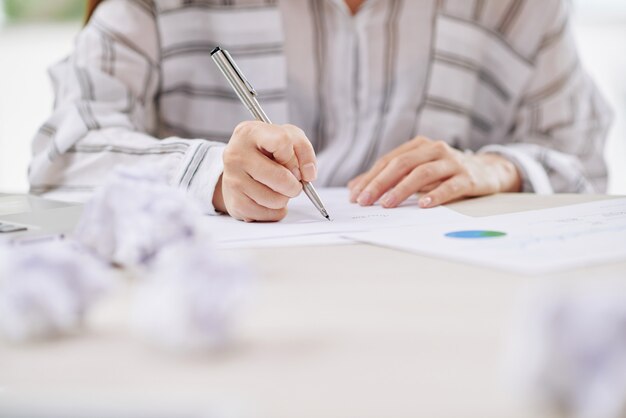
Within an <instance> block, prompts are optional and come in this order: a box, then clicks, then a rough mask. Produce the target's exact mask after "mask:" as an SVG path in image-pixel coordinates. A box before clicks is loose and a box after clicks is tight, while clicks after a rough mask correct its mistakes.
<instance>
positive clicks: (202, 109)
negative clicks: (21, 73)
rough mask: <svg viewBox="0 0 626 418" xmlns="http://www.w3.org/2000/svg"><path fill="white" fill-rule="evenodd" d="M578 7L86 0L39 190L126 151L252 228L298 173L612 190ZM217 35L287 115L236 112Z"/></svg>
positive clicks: (427, 184)
mask: <svg viewBox="0 0 626 418" xmlns="http://www.w3.org/2000/svg"><path fill="white" fill-rule="evenodd" d="M98 3H101V4H99V5H98ZM568 5H569V2H567V1H565V0H447V1H438V0H411V1H409V0H289V1H286V0H281V1H278V2H277V1H275V0H230V1H222V0H105V1H94V0H92V1H90V13H91V12H94V14H93V16H91V18H90V19H89V21H88V23H87V25H86V27H85V29H84V30H83V31H82V32H81V33H80V35H79V36H78V39H77V42H76V49H75V51H74V53H73V54H72V55H71V57H69V58H68V59H66V60H65V61H63V62H62V63H60V64H59V65H57V66H55V67H54V68H53V70H52V77H53V81H54V84H55V86H56V97H57V102H56V106H55V111H54V113H53V115H52V116H51V118H50V119H49V120H48V122H47V123H46V124H45V125H44V126H43V127H42V129H41V130H40V132H39V134H38V135H37V137H36V139H35V141H34V159H33V162H32V166H31V171H30V180H31V184H32V190H33V192H45V191H48V190H51V189H56V188H77V187H78V188H82V187H94V186H97V185H98V183H99V181H100V180H101V179H102V177H103V175H104V174H105V173H106V172H107V171H109V169H110V168H111V167H112V166H114V165H116V164H136V163H138V162H139V161H153V162H155V163H156V162H158V163H160V164H162V166H163V170H165V171H166V172H167V174H168V175H169V178H170V179H171V182H172V183H173V184H176V185H178V186H180V187H183V188H186V189H188V190H189V192H190V193H192V194H194V195H195V196H197V197H198V198H200V200H201V201H202V202H203V204H204V206H205V209H206V211H207V213H215V212H216V211H217V212H224V213H228V214H230V215H231V216H233V217H236V218H237V219H242V220H246V221H252V220H258V221H276V220H280V219H282V218H283V217H284V216H285V214H286V206H287V203H288V200H289V199H290V198H292V197H294V196H296V195H297V194H299V193H300V191H301V185H300V182H299V180H301V179H304V180H306V181H314V180H316V179H317V182H318V184H321V185H325V186H344V185H346V184H348V186H349V188H350V191H351V199H352V201H353V202H358V203H359V204H361V205H371V204H374V203H375V202H377V201H379V200H380V202H381V204H382V205H383V206H385V207H389V208H393V207H395V206H397V205H399V204H400V203H401V202H402V201H404V200H405V199H406V198H407V197H408V196H410V195H412V194H413V193H416V192H420V193H422V197H421V198H420V205H421V206H422V207H433V206H437V205H440V204H443V203H446V202H449V201H452V200H455V199H459V198H462V197H468V196H481V195H487V194H491V193H497V192H519V191H524V192H531V191H532V192H537V193H551V192H593V191H602V190H604V188H605V184H606V169H605V165H604V162H603V157H602V151H603V145H604V138H605V135H606V131H607V127H608V125H609V117H608V114H609V111H608V110H607V108H606V106H605V104H604V102H603V101H602V99H601V98H600V96H599V94H598V93H597V91H596V90H595V88H594V86H593V83H592V82H591V81H590V80H589V78H588V77H587V76H586V75H585V73H584V71H583V69H582V68H581V64H580V61H579V59H578V56H577V52H576V48H575V45H574V42H573V38H572V33H571V27H570V24H569V10H568ZM96 6H98V7H97V8H96ZM216 45H221V46H223V47H225V48H226V49H228V50H230V52H231V54H232V55H233V56H234V57H235V59H236V60H237V61H238V64H239V65H240V66H241V67H242V70H243V71H244V73H246V74H247V75H248V76H249V78H250V80H251V82H252V84H253V85H255V87H256V88H257V90H258V91H259V95H260V100H261V102H262V105H263V107H264V108H265V110H266V112H267V113H268V114H269V115H270V117H271V118H272V119H273V120H274V121H275V122H276V123H277V124H276V125H266V124H262V123H259V122H243V123H242V122H241V121H246V120H248V119H250V116H249V115H248V114H247V110H246V109H245V108H244V107H243V106H242V105H241V104H240V103H239V102H238V100H237V97H236V96H235V94H234V93H233V92H232V91H231V90H230V89H229V87H228V85H227V84H226V82H225V80H224V79H223V76H222V75H221V74H220V73H219V71H218V70H217V68H216V67H215V65H214V64H213V62H212V61H211V58H210V54H209V53H210V51H211V50H212V49H213V48H214V47H215V46H216ZM287 122H291V123H292V124H293V125H291V124H289V125H285V123H287Z"/></svg>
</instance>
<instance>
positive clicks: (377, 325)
mask: <svg viewBox="0 0 626 418" xmlns="http://www.w3.org/2000/svg"><path fill="white" fill-rule="evenodd" d="M600 198H605V197H593V196H571V195H560V196H547V197H540V196H533V195H498V196H491V197H486V198H480V199H473V200H469V201H465V202H459V203H456V204H454V205H452V206H451V207H452V208H454V209H455V210H458V211H460V212H462V213H465V214H470V215H473V216H481V215H490V214H494V213H506V212H514V211H517V210H527V209H538V208H545V207H554V206H560V205H564V204H571V203H579V202H585V201H590V200H597V199H600ZM239 253H242V251H239ZM243 254H244V255H245V256H247V257H249V258H250V259H251V260H252V262H253V264H254V265H256V266H257V267H258V269H259V271H260V272H261V273H262V274H261V277H262V280H260V281H259V284H258V286H257V288H256V289H255V297H254V298H253V300H252V302H251V304H250V306H249V307H248V309H247V310H246V312H245V314H244V315H243V316H242V318H241V321H240V323H239V326H238V328H237V330H236V333H235V336H234V339H233V341H232V344H231V345H230V346H229V347H228V348H227V349H225V350H223V351H221V352H216V353H210V354H205V355H202V356H196V357H180V356H176V355H172V354H166V353H163V352H159V351H157V350H155V349H153V348H150V347H147V346H145V345H144V344H142V343H141V342H139V341H136V340H133V339H132V338H130V337H129V336H128V333H127V331H126V328H125V325H124V317H125V315H124V313H125V312H126V310H127V308H128V302H129V299H130V297H129V296H130V293H131V291H130V290H129V289H126V290H125V291H121V292H120V293H119V294H118V295H116V296H115V297H113V298H111V299H110V300H109V301H108V302H107V304H106V306H103V307H102V308H101V310H100V311H99V312H98V314H97V315H95V316H94V317H93V318H91V323H90V326H89V327H88V331H86V333H85V334H84V335H81V336H79V337H76V338H70V339H64V340H61V341H58V342H51V343H45V344H41V345H32V346H22V347H15V346H9V345H6V344H4V345H3V344H2V343H0V400H2V399H5V400H7V399H9V400H15V399H26V400H29V401H30V402H31V403H32V402H33V401H34V400H38V401H39V400H41V402H47V401H50V400H54V401H59V400H65V401H67V402H69V403H74V404H75V403H76V402H82V403H89V402H96V403H100V404H103V403H104V404H106V403H107V402H119V401H120V400H126V401H128V402H136V403H142V402H145V403H147V404H152V405H160V403H166V404H169V405H185V406H187V407H189V406H190V405H198V406H205V405H208V408H210V409H211V410H212V411H214V412H216V414H215V415H216V416H223V417H230V416H246V417H247V416H251V417H272V418H274V417H383V416H384V417H415V416H423V417H429V418H436V417H462V418H468V417H481V418H489V417H494V418H507V417H529V416H533V417H536V415H535V414H533V413H532V412H531V411H525V410H524V409H523V408H520V407H519V405H518V404H517V403H516V402H515V400H514V398H512V397H511V393H510V392H509V391H507V390H506V388H505V387H504V386H503V384H502V380H503V379H502V373H501V367H500V366H501V363H500V361H499V360H500V358H501V354H502V345H503V340H504V338H505V336H506V334H507V328H508V325H509V323H510V318H511V314H512V313H513V312H512V311H513V307H514V306H515V303H516V301H517V298H518V297H519V294H520V292H521V291H523V289H524V288H526V287H527V286H529V285H532V284H533V283H537V282H541V281H547V280H567V281H569V280H572V281H578V280H586V279H591V278H594V277H597V276H599V275H602V274H614V273H615V272H624V271H626V263H619V264H612V265H605V266H600V267H595V268H588V269H581V270H578V271H574V272H570V273H567V274H562V275H552V276H544V277H535V278H529V277H523V276H516V275H513V274H508V273H503V272H499V271H492V270H488V269H483V268H479V267H472V266H467V265H463V264H457V263H451V262H447V261H442V260H438V259H432V258H427V257H421V256H417V255H412V254H408V253H403V252H398V251H393V250H388V249H383V248H377V247H370V246H364V245H350V246H340V247H332V249H331V248H329V247H311V248H285V249H263V250H249V251H244V252H243ZM305 265H306V266H307V267H306V268H302V266H305Z"/></svg>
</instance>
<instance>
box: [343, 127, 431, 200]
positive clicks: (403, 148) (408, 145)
mask: <svg viewBox="0 0 626 418" xmlns="http://www.w3.org/2000/svg"><path fill="white" fill-rule="evenodd" d="M430 142H432V141H430V140H429V139H427V138H424V137H417V138H415V139H413V140H411V141H408V142H405V143H404V144H402V145H400V146H399V147H398V148H396V149H394V150H393V151H391V152H389V153H387V154H385V155H384V156H383V157H381V158H380V159H379V160H378V161H377V162H376V163H375V164H374V166H373V167H372V168H371V169H370V170H369V171H367V172H366V173H363V174H362V175H361V176H359V180H358V181H357V182H356V184H354V185H353V187H352V193H351V197H350V201H351V202H352V203H356V201H357V199H358V196H359V194H361V192H362V191H363V189H365V187H366V186H367V184H368V183H369V182H370V181H371V180H372V179H373V178H375V177H376V176H377V175H378V174H380V172H381V171H382V170H383V169H384V168H385V167H386V166H387V164H389V163H390V162H391V161H392V160H393V159H394V158H397V157H399V156H400V155H402V154H404V153H406V152H409V151H411V150H415V149H417V148H419V147H421V146H423V145H425V144H428V143H430Z"/></svg>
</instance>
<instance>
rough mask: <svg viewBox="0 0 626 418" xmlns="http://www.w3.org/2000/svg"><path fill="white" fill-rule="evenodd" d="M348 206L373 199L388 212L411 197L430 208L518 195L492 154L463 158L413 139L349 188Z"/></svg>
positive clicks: (512, 171) (511, 173) (515, 177)
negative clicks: (467, 199) (491, 196)
mask: <svg viewBox="0 0 626 418" xmlns="http://www.w3.org/2000/svg"><path fill="white" fill-rule="evenodd" d="M348 187H349V188H350V200H351V201H352V202H353V203H359V204H360V205H361V206H369V205H372V204H374V203H375V202H377V201H378V200H379V199H380V201H381V204H382V205H383V207H386V208H393V207H396V206H398V205H399V204H401V203H402V202H404V201H405V200H406V199H407V198H408V197H409V196H411V195H413V194H414V193H424V195H423V196H422V197H421V198H420V200H419V205H420V206H421V207H423V208H430V207H434V206H438V205H442V204H444V203H448V202H451V201H453V200H456V199H460V198H463V197H470V196H483V195H488V194H493V193H499V192H518V191H520V189H521V178H520V175H519V173H518V171H517V168H516V167H515V165H514V164H513V163H511V162H510V161H509V160H507V159H505V158H503V157H500V156H498V155H495V154H480V155H474V154H466V153H463V152H461V151H458V150H456V149H453V148H451V147H450V146H449V145H447V144H446V143H445V142H442V141H432V140H430V139H427V138H423V137H417V138H415V139H414V140H412V141H410V142H407V143H406V144H403V145H402V146H400V147H398V148H396V149H395V150H393V151H391V152H390V153H389V154H387V155H385V156H384V157H382V158H381V159H380V160H379V161H377V162H376V164H375V165H374V167H373V168H372V169H371V170H369V171H368V172H366V173H364V174H361V175H360V176H358V177H356V178H355V179H353V180H352V181H350V183H348Z"/></svg>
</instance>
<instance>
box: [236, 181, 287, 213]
mask: <svg viewBox="0 0 626 418" xmlns="http://www.w3.org/2000/svg"><path fill="white" fill-rule="evenodd" d="M244 175H245V176H246V177H247V181H246V184H245V185H244V186H243V191H244V193H245V194H246V196H248V197H249V198H250V199H252V200H254V201H255V202H256V203H257V204H259V205H260V206H263V207H265V208H268V209H283V208H286V207H287V204H288V203H289V197H287V196H285V195H282V194H280V193H277V192H275V191H274V190H272V189H270V188H269V187H267V186H266V185H265V184H262V183H259V182H258V181H256V180H255V179H253V178H252V177H250V175H249V174H246V173H244Z"/></svg>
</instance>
